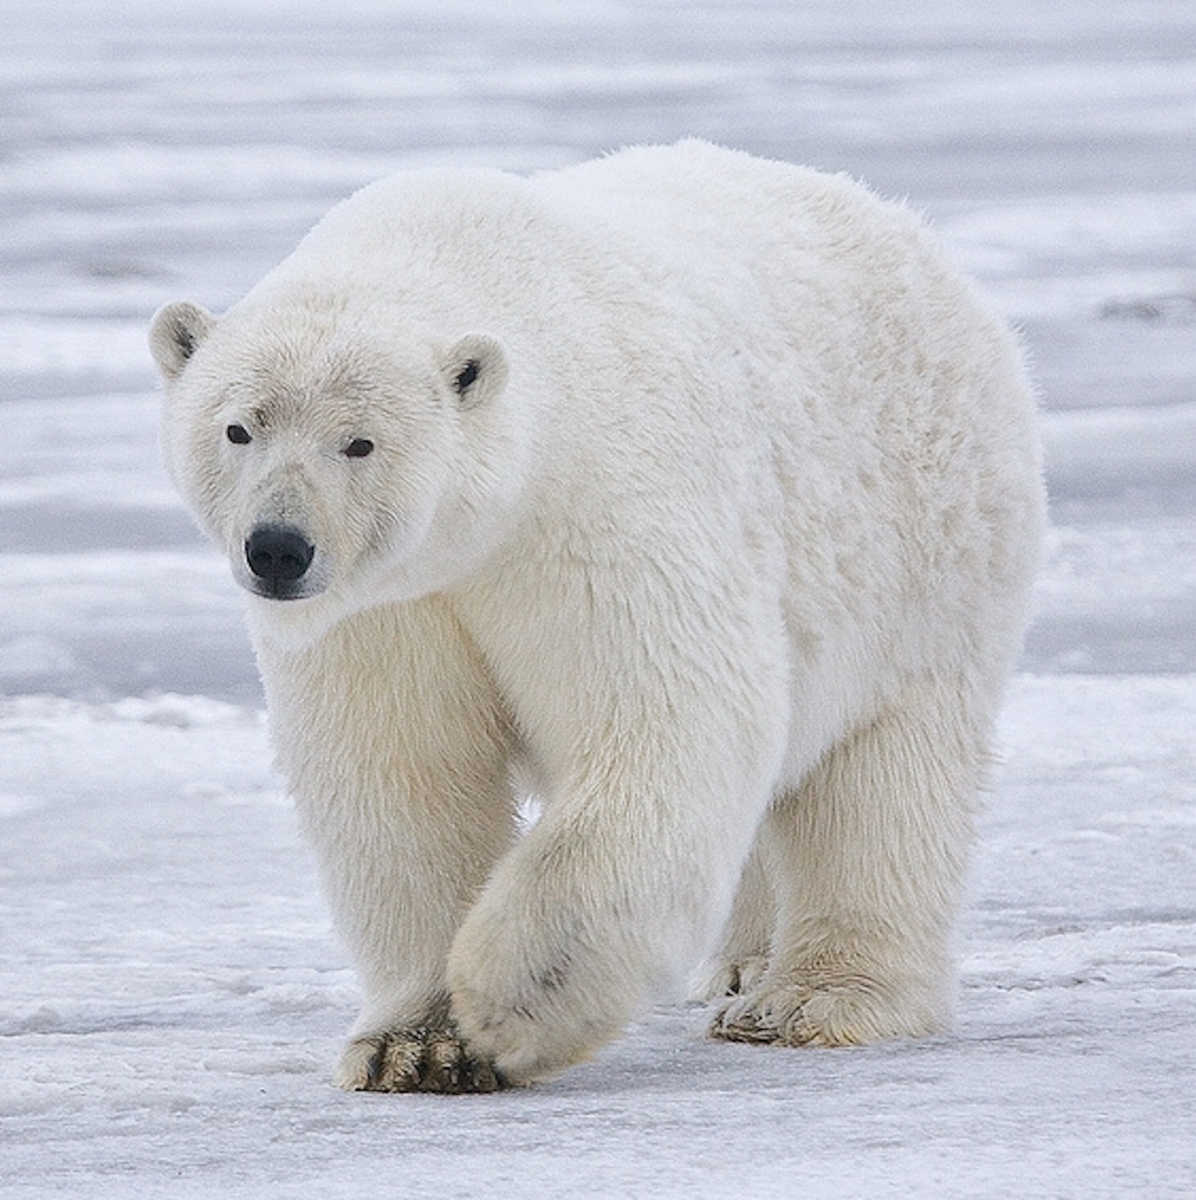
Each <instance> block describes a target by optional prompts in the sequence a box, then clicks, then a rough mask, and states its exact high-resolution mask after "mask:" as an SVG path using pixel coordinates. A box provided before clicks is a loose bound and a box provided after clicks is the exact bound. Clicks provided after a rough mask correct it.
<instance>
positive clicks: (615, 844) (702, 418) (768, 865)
mask: <svg viewBox="0 0 1196 1200" xmlns="http://www.w3.org/2000/svg"><path fill="white" fill-rule="evenodd" d="M151 342H152V345H153V348H154V352H155V356H156V357H157V360H158V362H159V365H160V367H161V369H162V371H163V374H164V376H165V377H166V379H167V384H168V386H167V401H166V418H165V427H164V428H165V442H166V447H167V456H168V459H169V462H170V465H171V469H172V471H173V474H174V477H175V479H176V480H177V482H178V484H179V487H180V488H181V490H182V492H183V494H184V495H185V497H186V498H187V499H188V501H189V502H190V504H191V506H192V508H193V509H194V510H195V512H196V514H197V516H198V519H199V520H200V522H201V523H202V524H203V526H204V528H205V529H206V530H207V531H208V532H209V533H210V534H211V535H212V536H213V537H214V538H215V539H216V540H217V541H218V542H220V543H221V544H222V545H224V546H225V547H226V549H227V550H228V553H229V555H230V559H231V561H232V563H233V569H234V572H235V573H236V575H237V577H238V578H239V579H240V580H241V582H243V583H244V584H245V585H246V586H247V587H250V588H251V589H254V588H259V590H260V587H259V581H257V580H256V579H255V578H254V572H253V571H252V570H250V568H249V566H247V563H246V553H245V541H246V538H247V537H248V536H249V534H250V532H251V531H252V530H253V529H254V528H255V527H257V526H260V525H262V524H263V523H265V524H267V525H273V526H277V525H285V526H287V527H288V528H292V529H297V530H299V531H301V532H302V534H303V535H304V536H305V537H306V538H308V539H310V542H311V543H312V544H313V546H314V558H313V560H312V563H311V566H310V568H309V570H308V572H307V574H306V575H305V576H304V577H303V578H302V579H301V580H300V581H298V583H296V585H295V587H296V589H297V591H296V594H297V596H298V598H296V599H292V600H287V601H282V600H275V599H270V598H262V597H261V596H257V595H255V596H253V597H252V598H251V600H250V623H251V628H252V631H253V635H254V639H255V643H256V646H257V650H258V655H259V661H260V666H261V671H262V676H263V679H264V681H265V686H266V691H267V696H268V700H269V704H270V709H271V714H272V720H273V727H274V734H275V739H276V743H277V746H278V753H279V759H280V762H281V764H282V766H283V769H284V770H285V771H286V772H287V774H288V776H289V779H290V783H291V786H292V788H293V790H294V794H295V796H296V799H297V802H298V805H299V810H300V813H301V815H302V819H303V822H304V825H305V828H306V830H307V832H308V834H309V836H310V837H311V839H312V842H313V844H314V846H315V848H316V851H317V853H318V855H319V858H320V861H321V863H322V866H323V870H324V874H325V878H326V881H327V886H328V890H329V894H330V896H331V900H332V903H333V906H334V909H335V911H336V915H337V919H338V921H339V924H340V927H341V929H342V930H343V931H344V935H345V937H346V938H347V940H348V943H349V945H350V946H351V948H352V950H353V953H354V955H355V957H356V960H357V963H358V966H359V969H360V974H361V980H362V986H363V988H364V990H365V996H366V1003H365V1009H364V1011H363V1013H362V1016H361V1019H360V1020H359V1021H358V1023H357V1026H356V1028H355V1030H354V1034H353V1039H354V1040H353V1041H352V1043H351V1045H350V1047H349V1050H348V1051H347V1052H346V1057H345V1059H344V1061H343V1063H342V1067H341V1072H340V1079H341V1082H342V1083H343V1084H344V1085H345V1086H348V1087H378V1088H396V1089H402V1088H411V1087H428V1088H438V1089H442V1090H465V1089H474V1088H485V1087H489V1086H494V1085H495V1083H496V1082H501V1081H502V1080H503V1079H506V1080H507V1081H511V1082H520V1081H525V1080H529V1079H532V1078H535V1077H536V1076H539V1075H542V1074H544V1073H546V1072H550V1071H553V1070H557V1069H559V1068H562V1067H565V1066H567V1065H569V1064H570V1063H573V1062H576V1061H578V1060H579V1059H581V1058H583V1057H585V1056H586V1055H587V1054H589V1053H590V1052H592V1051H593V1050H594V1049H595V1048H597V1047H598V1046H600V1045H601V1044H602V1043H603V1042H605V1041H606V1040H607V1039H609V1038H610V1037H612V1036H613V1035H614V1034H616V1033H617V1032H618V1031H619V1030H620V1028H621V1027H622V1026H623V1025H624V1024H625V1023H626V1022H627V1020H628V1019H629V1018H630V1017H632V1016H633V1015H634V1014H635V1013H636V1012H637V1011H638V1010H639V1009H640V1008H641V1006H642V1005H643V1004H644V1003H645V1001H646V1000H647V999H648V998H649V997H651V996H652V995H654V994H656V993H657V992H658V991H659V990H660V989H662V988H664V987H666V986H668V985H669V984H670V983H671V982H673V981H675V980H676V979H678V978H679V977H680V976H682V975H683V974H684V973H685V972H686V971H687V970H689V969H690V968H691V967H692V966H693V964H694V963H695V961H696V960H698V959H699V958H701V956H702V955H703V954H704V953H707V952H709V951H710V950H712V949H715V946H714V943H715V940H716V938H717V936H718V934H719V931H720V929H722V928H723V927H724V926H725V927H726V929H727V933H726V936H725V937H724V939H723V942H722V944H721V946H720V947H718V948H717V949H715V957H714V960H713V962H712V964H711V966H710V976H711V978H712V980H713V981H714V982H713V984H712V987H713V989H714V990H715V991H720V992H727V991H731V992H734V994H732V995H730V996H725V997H724V998H723V1001H722V1007H721V1009H720V1011H719V1012H718V1013H717V1015H716V1016H715V1018H714V1023H713V1026H712V1032H714V1033H715V1034H717V1035H720V1036H725V1037H733V1038H748V1039H752V1040H764V1041H775V1042H780V1043H787V1044H797V1043H817V1044H841V1043H847V1042H858V1041H866V1040H869V1039H873V1038H881V1037H887V1036H892V1035H897V1034H920V1033H925V1032H927V1031H929V1030H932V1029H935V1028H938V1027H940V1026H941V1025H942V1024H943V1022H944V1021H945V1020H946V1019H947V1016H948V1013H949V1008H950V993H951V983H950V981H951V971H950V956H949V949H948V943H949V938H950V930H951V925H952V920H953V917H954V914H955V911H956V908H957V905H958V903H959V897H960V890H961V883H962V877H963V872H964V867H965V860H966V856H967V848H968V841H969V837H970V826H971V810H972V807H973V804H974V801H975V796H976V791H977V788H978V786H979V784H980V781H981V777H982V772H983V767H984V762H985V757H986V754H987V749H988V739H989V731H990V727H991V723H992V719H993V715H994V711H995V708H996V706H997V703H998V700H999V694H1000V690H1001V686H1002V683H1003V680H1004V678H1005V675H1006V672H1007V670H1008V667H1009V664H1010V662H1011V659H1012V657H1013V656H1014V654H1015V653H1016V650H1017V646H1018V643H1019V639H1020V635H1021V630H1022V626H1023V621H1024V613H1025V604H1026V595H1027V590H1028V587H1029V583H1030V579H1031V576H1032V573H1033V570H1034V567H1035V564H1036V558H1037V547H1038V541H1039V537H1040V527H1041V522H1042V507H1043V502H1042V489H1041V484H1040V472H1039V460H1038V451H1037V448H1036V441H1035V436H1034V431H1033V413H1032V403H1031V399H1030V395H1029V391H1028V388H1027V385H1026V382H1025V379H1024V376H1023V373H1022V368H1021V365H1020V361H1019V355H1018V352H1017V350H1016V348H1015V346H1014V345H1013V343H1012V341H1011V339H1010V338H1009V336H1008V334H1007V333H1006V332H1005V331H1004V330H1003V329H1002V328H1001V326H1000V324H999V322H997V321H996V320H995V319H993V318H992V317H991V316H989V315H988V314H987V313H986V312H985V311H984V309H983V307H982V306H980V305H979V304H978V302H977V301H976V298H975V297H974V296H973V294H972V292H971V290H970V289H969V287H968V286H967V284H966V283H964V282H963V281H962V280H961V279H960V277H959V276H958V275H957V274H956V273H955V271H954V270H953V269H952V268H951V267H949V266H948V265H946V264H945V262H944V260H943V258H942V256H941V254H940V252H939V251H938V250H937V249H936V248H935V246H934V244H933V243H932V240H931V239H930V238H929V236H928V235H927V233H926V232H925V230H924V229H923V227H922V226H921V225H920V223H919V222H918V221H917V220H916V219H915V218H914V217H912V216H911V215H910V214H908V213H907V212H906V211H904V210H903V209H902V208H900V207H897V206H893V205H888V204H882V203H880V202H878V201H877V200H876V199H874V198H873V197H872V196H871V195H870V194H869V193H868V192H867V191H866V190H864V189H863V188H861V187H859V186H858V185H856V184H853V183H851V182H849V181H847V180H845V179H842V178H838V177H829V176H825V175H820V174H817V173H815V172H812V171H809V170H805V169H801V168H797V167H792V166H787V165H783V164H778V163H770V162H763V161H760V160H757V159H753V158H750V157H748V156H746V155H742V154H737V153H734V152H731V151H726V150H721V149H717V148H715V147H712V146H709V145H706V144H703V143H699V142H685V143H682V144H680V145H678V146H676V147H671V148H645V149H634V150H628V151H624V152H622V153H620V154H617V155H614V156H612V157H609V158H606V159H602V160H600V161H597V162H593V163H588V164H584V165H582V166H579V167H575V168H572V169H570V170H566V171H561V172H559V173H552V174H545V175H541V176H536V177H533V178H531V179H526V180H524V179H517V178H513V177H510V176H506V175H502V174H499V173H496V172H482V171H476V172H475V171H428V172H416V173H410V174H402V175H398V176H395V177H393V178H389V179H385V180H382V181H381V182H379V183H377V184H374V185H373V186H371V187H368V188H366V189H364V190H363V191H362V192H360V193H358V194H357V195H356V196H354V197H352V198H351V199H350V200H348V201H347V202H345V203H344V204H342V205H340V206H339V207H338V208H336V209H334V210H333V212H332V213H330V214H329V215H328V217H326V218H325V220H324V221H323V222H321V223H320V224H319V225H318V226H317V227H316V228H315V229H314V230H313V231H312V233H311V234H310V235H309V236H308V237H307V238H306V239H305V241H304V242H303V243H302V244H301V245H300V246H299V248H298V249H297V250H296V252H295V253H294V254H293V255H292V256H291V257H290V258H289V259H287V260H286V261H285V262H284V263H283V264H282V265H281V266H279V267H278V268H277V269H276V270H275V271H274V272H272V273H271V274H270V275H269V276H267V278H266V279H265V280H263V282H262V283H261V284H259V285H258V286H257V287H256V288H255V289H254V290H253V291H252V292H251V293H250V294H249V296H247V297H246V299H245V300H244V301H242V302H241V303H240V304H238V305H237V306H236V307H235V308H233V309H232V310H231V311H230V312H229V313H228V314H227V315H226V316H225V317H223V318H222V319H220V320H216V319H215V318H213V317H211V316H210V315H209V314H206V313H204V312H203V311H202V310H200V309H197V308H195V307H194V306H190V305H175V306H170V307H168V308H167V309H166V310H164V311H163V313H161V314H159V316H158V318H157V319H156V321H155V326H154V330H153V332H152V336H151ZM467 365H468V366H469V369H470V371H471V372H472V374H467V375H462V373H461V372H462V369H463V367H465V366H467ZM459 381H460V382H459ZM230 424H239V425H240V426H242V427H243V428H244V429H245V430H246V431H247V433H248V434H249V435H251V441H250V442H249V443H248V444H234V443H232V442H230V441H229V440H228V438H227V436H226V434H225V430H226V427H227V426H228V425H230ZM354 439H369V440H370V441H371V442H372V443H373V444H374V451H373V453H372V454H369V455H368V456H364V457H362V456H359V457H347V456H346V454H345V453H344V450H345V447H346V446H347V445H349V443H350V442H352V441H353V440H354ZM517 763H524V764H526V765H528V766H530V768H531V769H532V770H533V771H534V773H535V777H536V778H537V780H538V781H539V787H540V789H541V791H542V793H543V800H544V804H543V815H542V817H541V819H540V820H539V822H538V823H537V824H536V825H535V827H534V828H533V829H532V830H531V831H530V832H529V833H528V834H527V835H526V836H525V837H523V838H522V839H517V838H516V836H515V797H514V796H513V784H512V782H511V781H512V779H513V778H514V774H513V771H514V767H515V765H516V764H517ZM753 850H754V852H753ZM749 857H750V865H749V866H748V869H747V872H746V874H745V864H748V862H749ZM741 879H742V880H743V884H744V886H743V888H742V890H741V892H740V901H739V903H738V905H737V906H736V908H735V911H734V915H733V916H732V917H731V920H730V921H729V922H728V916H729V914H731V911H732V901H733V899H734V897H735V895H736V892H737V889H738V888H739V885H740V881H741ZM493 1065H496V1067H497V1072H498V1075H497V1076H495V1075H494V1073H493V1070H492V1066H493Z"/></svg>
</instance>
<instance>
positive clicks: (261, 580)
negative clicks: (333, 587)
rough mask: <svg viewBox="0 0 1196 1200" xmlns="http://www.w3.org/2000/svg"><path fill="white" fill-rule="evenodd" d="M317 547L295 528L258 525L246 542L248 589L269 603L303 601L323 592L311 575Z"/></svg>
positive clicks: (245, 581)
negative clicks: (320, 591)
mask: <svg viewBox="0 0 1196 1200" xmlns="http://www.w3.org/2000/svg"><path fill="white" fill-rule="evenodd" d="M315 556H316V548H315V545H314V544H313V543H312V542H311V541H310V540H309V539H308V538H307V536H306V535H305V534H304V533H303V531H302V530H300V529H297V528H296V527H295V526H294V525H283V524H276V523H269V524H262V525H258V526H256V527H255V528H254V529H253V531H252V532H251V533H250V535H249V536H248V537H247V538H246V539H245V565H246V566H247V567H248V568H249V574H248V576H247V577H245V579H244V583H245V586H246V587H247V588H248V589H249V590H250V591H251V592H253V593H254V594H255V595H257V596H261V597H263V598H264V599H266V600H302V599H304V598H305V597H308V596H311V595H314V594H315V593H316V592H318V591H319V590H320V589H319V588H318V587H313V586H312V585H313V580H312V579H311V578H310V577H309V575H308V569H309V568H310V567H311V564H312V560H313V559H314V558H315Z"/></svg>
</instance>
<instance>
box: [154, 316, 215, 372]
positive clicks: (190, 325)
mask: <svg viewBox="0 0 1196 1200" xmlns="http://www.w3.org/2000/svg"><path fill="white" fill-rule="evenodd" d="M215 326H216V318H215V317H214V316H212V314H211V313H210V312H208V310H207V309H206V308H200V307H199V305H198V304H191V303H190V302H189V301H187V300H179V301H176V302H175V303H174V304H167V305H166V306H165V307H164V308H160V309H158V311H157V312H156V313H155V314H154V319H153V321H152V322H151V324H150V332H149V344H150V353H151V354H152V355H153V356H154V362H156V363H157V364H158V370H159V371H161V372H162V374H163V376H164V377H165V378H166V379H177V378H178V377H179V375H180V374H182V370H183V368H184V367H185V366H186V365H187V360H188V359H189V358H190V357H191V355H193V354H194V353H195V351H196V350H197V349H198V348H199V344H200V342H202V341H203V340H204V338H206V337H207V336H208V334H209V333H211V332H212V330H213V329H214V328H215Z"/></svg>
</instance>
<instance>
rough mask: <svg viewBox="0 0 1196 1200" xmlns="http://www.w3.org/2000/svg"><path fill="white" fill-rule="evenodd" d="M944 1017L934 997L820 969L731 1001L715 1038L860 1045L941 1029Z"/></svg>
mask: <svg viewBox="0 0 1196 1200" xmlns="http://www.w3.org/2000/svg"><path fill="white" fill-rule="evenodd" d="M942 1023H943V1015H942V1013H941V1012H939V1011H938V1010H937V1006H935V1005H934V1004H933V1003H931V1002H930V1000H929V998H928V997H923V996H919V995H916V994H903V989H901V988H894V987H893V986H892V985H890V984H888V983H885V982H882V981H879V980H877V979H874V978H871V977H869V976H865V975H862V974H861V975H851V974H846V973H838V972H836V973H833V974H830V973H824V972H818V971H810V972H797V973H791V974H787V975H786V977H785V978H784V979H782V980H777V979H775V978H773V979H771V980H769V979H766V980H764V981H762V982H761V983H760V984H759V986H757V987H756V988H755V989H753V990H752V991H749V992H748V993H746V994H744V995H735V996H732V997H730V998H729V999H728V1000H727V1001H726V1002H725V1003H724V1004H723V1005H722V1006H721V1007H720V1008H719V1010H718V1011H717V1012H716V1013H715V1016H714V1018H713V1020H712V1021H711V1023H710V1027H709V1030H708V1032H709V1035H710V1036H711V1037H714V1038H720V1039H722V1040H724V1041H731V1042H758V1043H771V1044H773V1045H777V1046H859V1045H865V1044H867V1043H869V1042H876V1041H881V1040H883V1039H885V1038H893V1037H922V1036H925V1035H926V1034H929V1033H933V1032H935V1031H936V1030H938V1029H939V1028H940V1027H941V1026H942Z"/></svg>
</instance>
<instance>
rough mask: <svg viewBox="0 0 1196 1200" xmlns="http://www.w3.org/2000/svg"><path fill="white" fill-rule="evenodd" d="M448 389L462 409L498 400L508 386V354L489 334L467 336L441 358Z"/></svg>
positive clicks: (469, 334)
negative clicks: (493, 398)
mask: <svg viewBox="0 0 1196 1200" xmlns="http://www.w3.org/2000/svg"><path fill="white" fill-rule="evenodd" d="M441 364H442V369H443V371H444V374H445V378H446V379H447V381H448V385H449V387H450V388H451V389H452V391H453V393H454V394H455V395H456V396H457V403H458V405H459V406H460V407H461V408H463V409H468V408H476V407H477V406H478V405H479V404H482V403H483V402H484V401H486V400H489V399H490V398H491V397H492V396H497V395H498V393H499V392H501V391H502V389H503V386H504V384H506V382H507V352H506V351H505V350H504V349H503V347H502V343H501V342H500V341H499V340H498V338H495V337H491V336H490V335H489V334H488V333H467V334H466V335H465V336H464V337H463V338H459V339H458V340H457V341H455V342H454V343H453V344H452V345H451V346H450V347H449V348H448V349H447V350H446V351H445V352H444V354H443V355H442V356H441Z"/></svg>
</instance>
